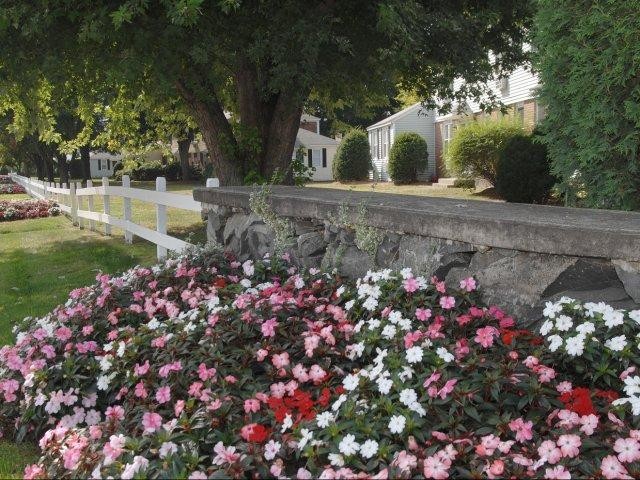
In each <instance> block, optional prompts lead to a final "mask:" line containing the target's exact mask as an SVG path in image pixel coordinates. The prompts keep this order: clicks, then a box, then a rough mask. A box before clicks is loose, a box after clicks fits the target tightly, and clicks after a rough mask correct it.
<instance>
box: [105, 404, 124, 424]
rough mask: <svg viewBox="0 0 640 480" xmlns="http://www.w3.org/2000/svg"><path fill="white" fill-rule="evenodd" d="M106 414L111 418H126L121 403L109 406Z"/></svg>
mask: <svg viewBox="0 0 640 480" xmlns="http://www.w3.org/2000/svg"><path fill="white" fill-rule="evenodd" d="M105 415H106V417H107V418H108V419H109V420H124V408H122V407H121V406H120V405H114V406H112V407H107V410H106V411H105Z"/></svg>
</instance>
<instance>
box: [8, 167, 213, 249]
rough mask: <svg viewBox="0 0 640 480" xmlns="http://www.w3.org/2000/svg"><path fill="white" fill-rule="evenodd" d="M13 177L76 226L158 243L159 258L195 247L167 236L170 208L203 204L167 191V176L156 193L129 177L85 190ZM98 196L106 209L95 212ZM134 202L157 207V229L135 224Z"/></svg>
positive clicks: (209, 184) (197, 207)
mask: <svg viewBox="0 0 640 480" xmlns="http://www.w3.org/2000/svg"><path fill="white" fill-rule="evenodd" d="M10 175H11V178H12V180H13V181H14V182H15V183H17V184H19V185H21V186H22V187H23V188H24V189H25V191H26V192H27V194H29V195H30V196H32V197H35V198H39V199H47V200H53V201H55V202H56V203H57V204H58V205H59V206H60V210H62V211H63V212H65V213H66V214H67V215H69V217H70V218H71V221H72V222H73V224H74V225H77V226H79V227H80V228H85V227H86V226H87V225H86V224H87V223H88V226H89V229H91V230H94V231H97V228H96V223H102V224H104V234H105V235H111V227H116V228H120V229H122V230H123V231H124V239H125V242H127V243H131V242H132V241H133V236H134V235H135V236H137V237H140V238H144V239H145V240H148V241H150V242H152V243H154V244H155V245H156V254H157V257H158V259H162V258H165V257H166V256H167V251H168V250H172V251H178V252H179V251H182V250H184V249H185V248H187V247H189V246H191V244H190V243H188V242H185V241H184V240H181V239H179V238H175V237H172V236H170V235H167V207H172V208H178V209H181V210H189V211H192V212H200V211H201V210H202V205H201V204H200V202H196V201H195V200H193V199H192V198H191V197H189V196H187V195H181V194H177V193H170V192H167V191H166V190H167V182H166V180H165V178H164V177H158V178H156V189H155V190H145V189H142V188H131V180H130V178H129V176H127V175H123V176H122V186H115V185H113V186H112V185H109V179H108V178H107V177H102V185H99V186H95V187H94V186H93V181H92V180H88V181H87V186H86V187H84V188H83V187H82V183H81V182H71V183H70V184H67V185H61V184H58V183H51V182H44V181H42V180H35V179H32V178H27V177H23V176H21V175H17V174H15V173H12V174H10ZM219 185H220V184H219V182H218V179H216V178H209V179H207V187H217V186H219ZM95 197H102V200H103V209H102V211H101V212H99V211H94V198H95ZM112 197H119V198H122V199H123V216H122V217H123V218H120V217H117V216H114V215H112V214H111V198H112ZM85 200H86V202H85ZM131 200H141V201H143V202H149V203H153V204H155V206H156V229H155V230H153V229H150V228H147V227H144V226H142V225H139V224H137V223H134V222H132V221H131V217H132V211H131ZM85 203H86V207H87V208H86V209H85ZM87 221H88V222H87Z"/></svg>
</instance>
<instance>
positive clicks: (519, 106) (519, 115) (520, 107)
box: [516, 102, 524, 125]
mask: <svg viewBox="0 0 640 480" xmlns="http://www.w3.org/2000/svg"><path fill="white" fill-rule="evenodd" d="M516 119H517V120H518V122H520V125H524V102H519V103H516Z"/></svg>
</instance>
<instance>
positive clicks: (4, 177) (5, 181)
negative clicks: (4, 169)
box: [0, 175, 13, 185]
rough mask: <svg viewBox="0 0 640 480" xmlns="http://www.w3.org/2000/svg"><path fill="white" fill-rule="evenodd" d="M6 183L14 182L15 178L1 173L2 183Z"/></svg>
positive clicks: (0, 180)
mask: <svg viewBox="0 0 640 480" xmlns="http://www.w3.org/2000/svg"><path fill="white" fill-rule="evenodd" d="M5 183H13V180H11V177H10V176H9V175H0V185H2V184H5Z"/></svg>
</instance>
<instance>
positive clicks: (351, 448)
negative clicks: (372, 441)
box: [338, 433, 360, 457]
mask: <svg viewBox="0 0 640 480" xmlns="http://www.w3.org/2000/svg"><path fill="white" fill-rule="evenodd" d="M338 449H339V450H340V453H341V454H343V455H344V456H346V457H348V456H350V455H353V454H354V453H356V452H357V451H358V450H359V449H360V445H359V444H358V443H357V442H356V437H355V436H354V435H352V434H351V433H350V434H348V435H345V436H344V437H343V439H342V440H340V443H339V444H338Z"/></svg>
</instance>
